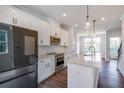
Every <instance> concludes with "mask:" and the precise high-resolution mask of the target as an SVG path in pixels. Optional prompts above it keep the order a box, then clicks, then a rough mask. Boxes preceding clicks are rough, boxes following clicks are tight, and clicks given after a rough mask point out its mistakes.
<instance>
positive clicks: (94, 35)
mask: <svg viewBox="0 0 124 93" xmlns="http://www.w3.org/2000/svg"><path fill="white" fill-rule="evenodd" d="M95 28H96V20H93V37H94V38H95V37H96V31H95V30H96V29H95Z"/></svg>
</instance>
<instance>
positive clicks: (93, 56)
mask: <svg viewBox="0 0 124 93" xmlns="http://www.w3.org/2000/svg"><path fill="white" fill-rule="evenodd" d="M89 50H90V51H91V56H92V60H93V58H94V59H95V47H94V46H93V45H91V46H90V47H89Z"/></svg>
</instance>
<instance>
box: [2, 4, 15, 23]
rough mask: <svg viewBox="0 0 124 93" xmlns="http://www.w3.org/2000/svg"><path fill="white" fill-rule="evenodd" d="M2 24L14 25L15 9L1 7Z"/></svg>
mask: <svg viewBox="0 0 124 93" xmlns="http://www.w3.org/2000/svg"><path fill="white" fill-rule="evenodd" d="M0 22H2V23H6V24H12V23H13V9H12V8H9V6H0Z"/></svg>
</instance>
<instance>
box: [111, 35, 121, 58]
mask: <svg viewBox="0 0 124 93" xmlns="http://www.w3.org/2000/svg"><path fill="white" fill-rule="evenodd" d="M119 46H120V38H119V37H113V38H110V58H111V59H118V49H119Z"/></svg>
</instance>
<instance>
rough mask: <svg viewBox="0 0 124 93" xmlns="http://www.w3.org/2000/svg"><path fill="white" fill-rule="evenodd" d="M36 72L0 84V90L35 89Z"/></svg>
mask: <svg viewBox="0 0 124 93" xmlns="http://www.w3.org/2000/svg"><path fill="white" fill-rule="evenodd" d="M36 78H37V77H36V72H32V73H29V74H26V75H24V76H21V77H18V78H16V79H13V80H10V81H7V82H4V83H2V84H0V88H36V87H37V79H36Z"/></svg>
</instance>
